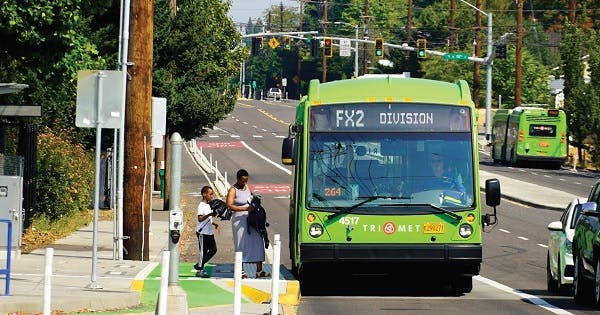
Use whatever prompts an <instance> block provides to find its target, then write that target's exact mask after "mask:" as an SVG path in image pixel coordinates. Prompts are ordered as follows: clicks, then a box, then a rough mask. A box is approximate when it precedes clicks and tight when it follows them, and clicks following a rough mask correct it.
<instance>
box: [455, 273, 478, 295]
mask: <svg viewBox="0 0 600 315" xmlns="http://www.w3.org/2000/svg"><path fill="white" fill-rule="evenodd" d="M452 289H453V290H454V292H456V293H469V292H471V291H472V290H473V277H471V276H462V275H461V276H457V277H456V278H454V279H453V280H452Z"/></svg>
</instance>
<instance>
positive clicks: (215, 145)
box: [196, 140, 243, 149]
mask: <svg viewBox="0 0 600 315" xmlns="http://www.w3.org/2000/svg"><path fill="white" fill-rule="evenodd" d="M196 146H197V147H198V148H206V149H229V148H241V147H243V145H242V142H241V141H201V140H196Z"/></svg>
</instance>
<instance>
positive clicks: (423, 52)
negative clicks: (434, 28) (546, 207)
mask: <svg viewBox="0 0 600 315" xmlns="http://www.w3.org/2000/svg"><path fill="white" fill-rule="evenodd" d="M417 58H419V59H425V58H427V40H426V39H425V38H419V39H417Z"/></svg>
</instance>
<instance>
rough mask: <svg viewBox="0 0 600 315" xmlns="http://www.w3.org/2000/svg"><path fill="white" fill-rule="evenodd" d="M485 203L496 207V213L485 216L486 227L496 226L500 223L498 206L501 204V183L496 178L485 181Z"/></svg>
mask: <svg viewBox="0 0 600 315" xmlns="http://www.w3.org/2000/svg"><path fill="white" fill-rule="evenodd" d="M485 203H486V204H487V205H488V206H490V207H494V213H492V214H490V213H486V214H485V215H484V216H483V224H484V225H487V226H489V225H494V224H496V223H497V222H498V219H497V217H496V206H497V205H499V204H500V181H499V180H497V179H496V178H492V179H488V180H486V181H485Z"/></svg>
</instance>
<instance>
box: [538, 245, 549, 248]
mask: <svg viewBox="0 0 600 315" xmlns="http://www.w3.org/2000/svg"><path fill="white" fill-rule="evenodd" d="M538 246H541V247H543V248H548V245H546V244H538Z"/></svg>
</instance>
